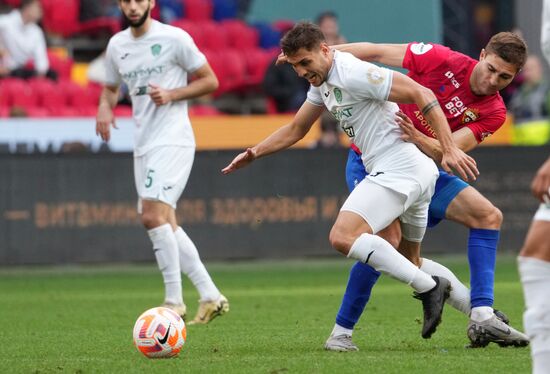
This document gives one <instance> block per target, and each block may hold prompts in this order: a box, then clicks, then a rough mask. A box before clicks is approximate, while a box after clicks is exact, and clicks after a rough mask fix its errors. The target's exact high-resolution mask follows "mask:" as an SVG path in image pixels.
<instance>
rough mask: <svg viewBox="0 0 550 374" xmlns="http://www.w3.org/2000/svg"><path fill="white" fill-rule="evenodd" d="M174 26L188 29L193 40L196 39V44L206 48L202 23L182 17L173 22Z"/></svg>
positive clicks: (200, 47)
mask: <svg viewBox="0 0 550 374" xmlns="http://www.w3.org/2000/svg"><path fill="white" fill-rule="evenodd" d="M172 26H174V27H179V28H180V29H183V30H184V31H186V32H187V33H188V34H189V35H191V37H192V38H193V40H194V41H195V44H196V45H197V47H199V49H202V48H206V45H205V42H204V33H203V31H202V27H201V25H200V23H195V22H193V21H190V20H186V19H180V20H177V21H174V22H172Z"/></svg>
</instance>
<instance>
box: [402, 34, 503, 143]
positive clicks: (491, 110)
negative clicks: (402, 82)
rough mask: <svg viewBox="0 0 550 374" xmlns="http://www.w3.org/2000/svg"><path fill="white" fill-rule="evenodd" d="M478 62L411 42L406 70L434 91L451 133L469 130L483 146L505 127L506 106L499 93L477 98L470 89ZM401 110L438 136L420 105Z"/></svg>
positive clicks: (405, 62)
mask: <svg viewBox="0 0 550 374" xmlns="http://www.w3.org/2000/svg"><path fill="white" fill-rule="evenodd" d="M477 62H478V61H477V60H474V59H472V58H470V57H468V56H466V55H463V54H462V53H458V52H455V51H453V50H451V49H449V48H447V47H444V46H442V45H438V44H423V43H410V44H409V45H408V46H407V52H406V53H405V58H404V59H403V67H404V68H405V69H408V70H409V73H408V74H407V75H408V76H409V77H411V78H412V79H413V80H415V81H416V82H418V83H420V84H421V85H423V86H424V87H427V88H429V89H431V90H432V91H433V93H434V94H435V96H436V97H437V100H438V101H439V104H440V105H441V109H442V110H443V113H445V116H446V117H447V122H448V123H449V126H450V127H451V132H455V131H457V130H459V129H461V128H463V127H468V128H469V129H470V130H472V132H473V133H474V135H475V137H476V139H477V141H478V143H480V142H481V141H482V140H483V139H485V138H486V137H487V136H489V135H491V134H492V133H494V132H495V131H497V130H498V129H499V128H500V126H502V124H503V123H504V121H505V119H506V107H505V105H504V102H503V101H502V98H501V97H500V94H499V93H496V94H494V95H488V96H476V95H474V93H473V92H472V90H471V89H470V83H469V82H470V75H471V74H472V70H473V69H474V66H475V65H476V63H477ZM399 107H400V108H401V110H402V111H403V112H405V113H406V114H407V115H408V116H409V118H410V119H411V120H412V121H413V123H414V126H415V127H416V128H417V129H418V130H419V131H421V132H422V133H424V134H426V135H427V136H430V137H432V138H435V137H436V136H435V132H434V130H433V129H432V127H431V126H430V125H429V124H428V122H427V121H426V120H425V119H424V116H423V115H422V113H421V112H420V109H418V107H417V106H416V104H399Z"/></svg>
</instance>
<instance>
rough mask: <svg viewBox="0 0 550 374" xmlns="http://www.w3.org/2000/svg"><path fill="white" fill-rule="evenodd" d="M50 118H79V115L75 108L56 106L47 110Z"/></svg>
mask: <svg viewBox="0 0 550 374" xmlns="http://www.w3.org/2000/svg"><path fill="white" fill-rule="evenodd" d="M48 110H49V112H50V116H51V117H80V116H81V113H80V111H79V110H78V109H77V108H73V107H70V106H58V107H51V108H48Z"/></svg>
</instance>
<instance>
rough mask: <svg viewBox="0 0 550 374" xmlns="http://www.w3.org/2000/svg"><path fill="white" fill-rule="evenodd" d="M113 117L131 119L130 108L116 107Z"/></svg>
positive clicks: (127, 106)
mask: <svg viewBox="0 0 550 374" xmlns="http://www.w3.org/2000/svg"><path fill="white" fill-rule="evenodd" d="M114 114H115V117H132V107H131V106H129V105H118V106H117V107H116V108H115V110H114Z"/></svg>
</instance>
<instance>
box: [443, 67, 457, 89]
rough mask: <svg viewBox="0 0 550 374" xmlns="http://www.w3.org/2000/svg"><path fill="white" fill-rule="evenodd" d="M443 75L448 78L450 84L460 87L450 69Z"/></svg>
mask: <svg viewBox="0 0 550 374" xmlns="http://www.w3.org/2000/svg"><path fill="white" fill-rule="evenodd" d="M445 76H446V77H447V78H449V80H450V81H451V84H452V85H453V86H454V87H455V88H458V87H460V83H458V81H457V80H456V78H455V75H454V74H453V72H452V71H450V70H449V71H448V72H446V73H445Z"/></svg>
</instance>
